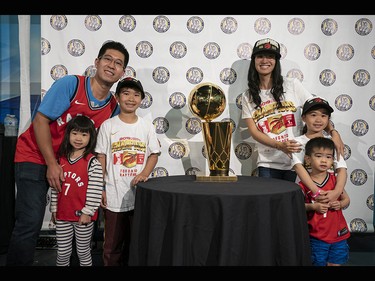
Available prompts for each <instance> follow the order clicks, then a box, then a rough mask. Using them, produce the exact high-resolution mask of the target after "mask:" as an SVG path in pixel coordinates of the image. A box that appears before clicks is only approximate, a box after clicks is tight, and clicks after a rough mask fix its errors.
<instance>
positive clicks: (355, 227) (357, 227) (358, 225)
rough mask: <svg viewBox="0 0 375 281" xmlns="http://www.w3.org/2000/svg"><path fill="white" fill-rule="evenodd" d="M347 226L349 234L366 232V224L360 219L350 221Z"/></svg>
mask: <svg viewBox="0 0 375 281" xmlns="http://www.w3.org/2000/svg"><path fill="white" fill-rule="evenodd" d="M349 226H350V231H351V232H366V231H367V225H366V222H365V221H364V220H363V219H360V218H355V219H352V220H351V222H350V223H349Z"/></svg>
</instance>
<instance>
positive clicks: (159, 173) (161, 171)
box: [151, 167, 169, 178]
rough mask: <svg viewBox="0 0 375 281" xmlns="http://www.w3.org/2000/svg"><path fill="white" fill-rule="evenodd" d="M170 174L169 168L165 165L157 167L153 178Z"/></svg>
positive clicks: (153, 172) (152, 174)
mask: <svg viewBox="0 0 375 281" xmlns="http://www.w3.org/2000/svg"><path fill="white" fill-rule="evenodd" d="M168 175H169V173H168V170H167V169H166V168H164V167H156V168H155V169H154V170H153V171H152V173H151V177H152V178H160V177H167V176H168Z"/></svg>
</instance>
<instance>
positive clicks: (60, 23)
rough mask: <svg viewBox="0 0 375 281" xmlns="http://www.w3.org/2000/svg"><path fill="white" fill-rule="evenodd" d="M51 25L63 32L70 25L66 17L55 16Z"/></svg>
mask: <svg viewBox="0 0 375 281" xmlns="http://www.w3.org/2000/svg"><path fill="white" fill-rule="evenodd" d="M49 23H50V25H51V26H52V27H53V28H54V29H56V30H63V29H64V28H65V27H66V26H67V25H68V19H67V18H66V16H64V15H53V16H51V18H50V20H49Z"/></svg>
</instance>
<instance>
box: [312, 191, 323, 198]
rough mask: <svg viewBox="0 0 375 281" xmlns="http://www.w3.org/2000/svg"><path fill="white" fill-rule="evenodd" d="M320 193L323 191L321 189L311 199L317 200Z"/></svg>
mask: <svg viewBox="0 0 375 281" xmlns="http://www.w3.org/2000/svg"><path fill="white" fill-rule="evenodd" d="M320 191H321V190H320V189H319V190H318V191H317V192H316V193H314V194H313V195H311V197H312V198H313V199H315V198H316V197H318V196H319V194H320Z"/></svg>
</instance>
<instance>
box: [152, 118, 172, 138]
mask: <svg viewBox="0 0 375 281" xmlns="http://www.w3.org/2000/svg"><path fill="white" fill-rule="evenodd" d="M152 124H154V126H155V132H156V133H157V134H164V133H166V132H167V131H168V129H169V121H168V120H167V118H165V117H156V118H155V119H154V121H153V122H152Z"/></svg>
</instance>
